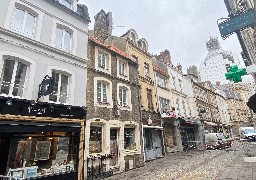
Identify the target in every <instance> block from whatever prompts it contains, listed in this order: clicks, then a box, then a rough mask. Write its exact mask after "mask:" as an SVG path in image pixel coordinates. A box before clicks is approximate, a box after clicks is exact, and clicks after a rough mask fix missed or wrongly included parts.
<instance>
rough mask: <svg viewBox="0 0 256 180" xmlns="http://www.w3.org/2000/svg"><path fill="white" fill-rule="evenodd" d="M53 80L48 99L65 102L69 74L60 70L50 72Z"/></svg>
mask: <svg viewBox="0 0 256 180" xmlns="http://www.w3.org/2000/svg"><path fill="white" fill-rule="evenodd" d="M52 78H53V80H54V86H53V93H52V94H51V95H49V101H53V102H58V103H67V101H68V93H69V92H68V84H69V76H67V75H66V74H64V73H60V72H55V71H53V72H52Z"/></svg>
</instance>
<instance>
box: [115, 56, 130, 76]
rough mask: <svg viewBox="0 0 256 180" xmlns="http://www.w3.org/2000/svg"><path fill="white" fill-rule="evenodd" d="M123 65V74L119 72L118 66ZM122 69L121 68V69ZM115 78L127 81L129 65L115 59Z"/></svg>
mask: <svg viewBox="0 0 256 180" xmlns="http://www.w3.org/2000/svg"><path fill="white" fill-rule="evenodd" d="M121 64H122V65H123V68H124V69H123V71H124V72H123V73H122V72H120V65H121ZM121 69H122V68H121ZM117 77H119V78H122V79H126V80H128V79H129V63H128V62H127V61H124V60H121V59H120V58H117Z"/></svg>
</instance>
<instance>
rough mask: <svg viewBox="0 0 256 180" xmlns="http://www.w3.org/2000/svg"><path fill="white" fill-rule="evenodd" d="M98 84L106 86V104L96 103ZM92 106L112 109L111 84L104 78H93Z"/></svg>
mask: <svg viewBox="0 0 256 180" xmlns="http://www.w3.org/2000/svg"><path fill="white" fill-rule="evenodd" d="M98 82H102V83H105V84H106V85H107V87H106V88H107V90H106V93H107V102H108V104H107V103H106V104H101V103H98V98H97V97H98V96H97V84H98ZM94 106H97V107H107V108H113V99H112V82H111V81H110V80H108V79H106V78H104V77H94Z"/></svg>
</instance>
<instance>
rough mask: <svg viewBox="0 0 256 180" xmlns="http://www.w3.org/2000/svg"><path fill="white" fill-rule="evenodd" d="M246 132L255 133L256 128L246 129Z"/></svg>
mask: <svg viewBox="0 0 256 180" xmlns="http://www.w3.org/2000/svg"><path fill="white" fill-rule="evenodd" d="M244 133H245V134H249V133H255V130H254V129H245V130H244Z"/></svg>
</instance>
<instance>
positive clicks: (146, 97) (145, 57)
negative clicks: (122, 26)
mask: <svg viewBox="0 0 256 180" xmlns="http://www.w3.org/2000/svg"><path fill="white" fill-rule="evenodd" d="M113 43H114V44H115V45H116V46H117V47H119V48H121V49H122V50H123V51H125V52H127V53H128V54H129V56H130V57H131V58H132V59H135V60H136V61H137V62H138V66H139V84H140V98H141V99H140V100H141V116H142V124H143V137H144V139H143V141H144V148H143V150H144V159H145V161H146V160H152V159H156V158H159V157H163V155H164V145H163V143H164V141H163V131H162V130H163V127H162V126H161V116H160V114H159V113H158V112H157V98H156V87H155V79H154V71H153V63H152V57H153V56H152V55H150V54H149V52H148V42H147V40H146V39H144V38H139V36H138V34H137V33H136V31H135V30H134V29H130V30H128V31H127V32H126V33H125V34H124V35H122V36H121V37H115V38H114V39H113Z"/></svg>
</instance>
